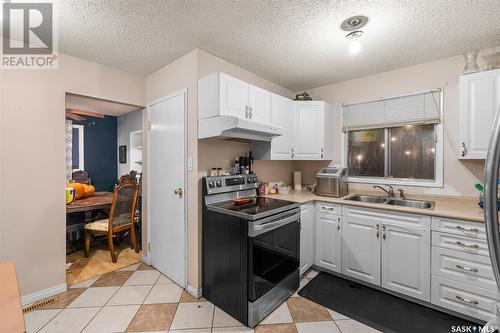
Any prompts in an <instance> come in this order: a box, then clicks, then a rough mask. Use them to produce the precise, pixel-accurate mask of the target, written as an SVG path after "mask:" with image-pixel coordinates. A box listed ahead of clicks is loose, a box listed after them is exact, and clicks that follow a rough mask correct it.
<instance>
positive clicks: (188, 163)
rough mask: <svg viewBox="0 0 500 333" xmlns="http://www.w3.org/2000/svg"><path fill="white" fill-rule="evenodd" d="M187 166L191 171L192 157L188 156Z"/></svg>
mask: <svg viewBox="0 0 500 333" xmlns="http://www.w3.org/2000/svg"><path fill="white" fill-rule="evenodd" d="M187 167H188V171H193V158H192V157H188V160H187Z"/></svg>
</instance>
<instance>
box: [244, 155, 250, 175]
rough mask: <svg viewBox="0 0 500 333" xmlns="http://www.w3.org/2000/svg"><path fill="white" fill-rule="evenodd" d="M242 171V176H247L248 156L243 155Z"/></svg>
mask: <svg viewBox="0 0 500 333" xmlns="http://www.w3.org/2000/svg"><path fill="white" fill-rule="evenodd" d="M243 170H244V172H243V173H244V174H245V175H248V173H249V166H248V156H247V154H245V157H244V158H243Z"/></svg>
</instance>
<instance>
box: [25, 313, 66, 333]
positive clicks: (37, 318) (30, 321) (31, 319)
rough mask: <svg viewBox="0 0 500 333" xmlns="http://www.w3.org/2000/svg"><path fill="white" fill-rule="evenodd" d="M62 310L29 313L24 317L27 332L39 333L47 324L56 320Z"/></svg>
mask: <svg viewBox="0 0 500 333" xmlns="http://www.w3.org/2000/svg"><path fill="white" fill-rule="evenodd" d="M59 312H61V309H52V310H37V311H32V312H28V313H27V314H25V315H24V323H25V324H26V332H27V333H32V332H38V331H39V330H40V329H41V328H42V327H43V326H44V325H45V324H47V323H48V322H49V321H50V320H51V319H52V318H54V317H55V316H56V315H57V314H58V313H59Z"/></svg>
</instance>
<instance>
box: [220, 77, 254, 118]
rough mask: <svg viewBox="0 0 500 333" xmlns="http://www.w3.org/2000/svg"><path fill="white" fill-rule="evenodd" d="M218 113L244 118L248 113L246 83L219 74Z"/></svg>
mask: <svg viewBox="0 0 500 333" xmlns="http://www.w3.org/2000/svg"><path fill="white" fill-rule="evenodd" d="M219 84H220V114H221V115H226V116H235V117H238V118H246V116H245V112H247V113H248V83H246V82H244V81H241V80H238V79H235V78H233V77H231V76H229V75H225V74H222V73H221V74H220V81H219Z"/></svg>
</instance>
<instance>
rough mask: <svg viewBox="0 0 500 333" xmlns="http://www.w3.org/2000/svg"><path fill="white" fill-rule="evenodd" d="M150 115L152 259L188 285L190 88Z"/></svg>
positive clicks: (151, 107)
mask: <svg viewBox="0 0 500 333" xmlns="http://www.w3.org/2000/svg"><path fill="white" fill-rule="evenodd" d="M148 116H149V121H150V123H149V124H150V125H149V126H150V129H149V150H148V153H149V154H148V161H149V163H148V170H149V175H148V177H147V178H148V231H149V232H148V234H149V242H150V250H149V251H150V252H149V260H150V263H151V265H152V266H154V267H155V268H156V269H158V270H159V271H160V272H162V273H163V274H165V275H166V276H168V277H169V278H170V279H172V280H173V281H175V282H176V283H177V284H179V285H181V286H183V287H184V286H186V212H185V199H184V198H185V182H186V168H185V163H186V162H185V161H186V136H185V117H186V91H183V92H180V93H177V94H175V95H172V96H169V97H166V98H163V99H161V100H159V101H157V102H154V103H152V104H151V105H149V107H148ZM179 190H180V191H179Z"/></svg>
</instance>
